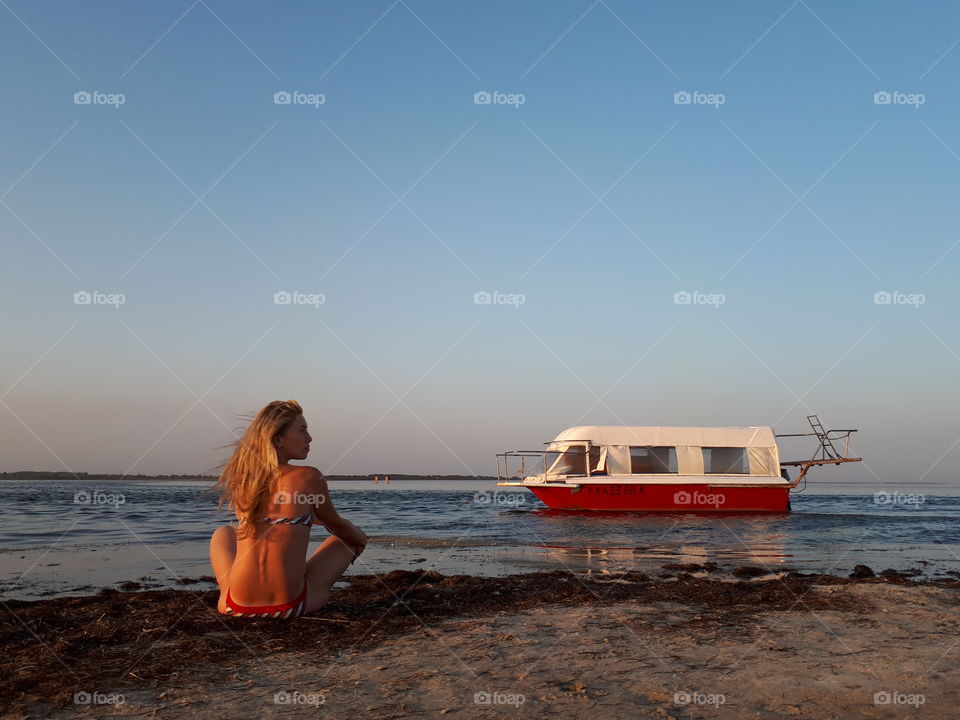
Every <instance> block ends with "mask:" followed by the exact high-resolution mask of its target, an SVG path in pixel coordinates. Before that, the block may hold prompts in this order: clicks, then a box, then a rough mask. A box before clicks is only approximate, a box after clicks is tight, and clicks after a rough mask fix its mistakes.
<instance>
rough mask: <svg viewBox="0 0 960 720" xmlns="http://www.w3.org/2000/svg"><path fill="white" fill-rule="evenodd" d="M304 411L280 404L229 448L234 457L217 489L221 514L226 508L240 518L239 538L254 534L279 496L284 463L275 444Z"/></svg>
mask: <svg viewBox="0 0 960 720" xmlns="http://www.w3.org/2000/svg"><path fill="white" fill-rule="evenodd" d="M302 414H303V408H301V407H300V404H299V403H298V402H296V401H295V400H286V401H283V400H276V401H274V402H272V403H269V404H268V405H265V406H264V407H262V408H261V409H260V410H259V412H257V414H256V415H254V416H253V418H252V419H251V420H250V424H249V425H248V426H247V429H246V431H245V432H244V433H243V436H242V437H241V438H240V439H239V440H237V441H236V442H235V443H231V445H228V446H227V447H233V448H234V450H233V454H232V455H231V456H230V459H229V460H227V462H226V463H224V466H223V471H222V472H221V473H220V479H219V480H218V481H217V483H216V485H214V489H217V488H219V490H220V504H219V506H218V510H219V509H221V508H223V506H224V504H226V505H227V506H228V507H229V508H231V509H233V510H235V511H236V513H237V516H238V517H239V518H240V526H239V527H238V528H237V538H238V539H243V538H245V537H247V536H249V535H250V534H251V532H253V530H254V528H255V527H256V525H254V523H255V522H256V521H257V520H259V519H260V518H261V517H262V516H263V513H264V510H265V509H266V507H267V505H268V504H269V503H270V499H271V497H272V496H273V495H274V494H275V493H276V492H277V482H278V480H279V479H280V461H279V459H278V458H277V448H276V447H275V446H274V444H273V440H274V438H275V437H277V435H280V434H281V433H283V432H284V431H285V430H287V428H289V427H290V425H291V423H293V422H294V421H295V420H296V419H297V418H298V417H299V416H300V415H302Z"/></svg>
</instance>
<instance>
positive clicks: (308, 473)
mask: <svg viewBox="0 0 960 720" xmlns="http://www.w3.org/2000/svg"><path fill="white" fill-rule="evenodd" d="M282 477H283V480H284V481H285V482H287V483H294V484H297V485H302V486H313V485H316V484H317V483H318V482H320V481H321V480H323V479H324V477H323V473H322V472H320V471H319V470H317V468H315V467H311V466H310V465H291V466H290V469H289V470H286V471H285V472H284V473H283V476H282Z"/></svg>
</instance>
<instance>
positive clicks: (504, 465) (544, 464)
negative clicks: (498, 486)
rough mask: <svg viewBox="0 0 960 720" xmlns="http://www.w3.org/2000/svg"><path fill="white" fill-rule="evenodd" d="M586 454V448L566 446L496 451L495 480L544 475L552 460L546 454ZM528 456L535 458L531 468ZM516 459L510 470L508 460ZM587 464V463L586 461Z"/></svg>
mask: <svg viewBox="0 0 960 720" xmlns="http://www.w3.org/2000/svg"><path fill="white" fill-rule="evenodd" d="M561 454H565V455H586V454H587V452H586V450H585V449H584V450H582V451H578V449H577V448H568V449H567V450H508V451H506V452H502V453H497V482H501V481H503V480H511V479H513V478H515V477H516V478H520V479H521V480H523V479H524V478H527V477H530V476H531V475H546V474H547V470H548V469H549V468H550V467H551V465H552V461H548V459H547V458H548V456H551V455H553V456H557V455H561ZM528 458H535V461H534V463H533V468H532V469H531V468H528V467H527V464H528ZM511 459H516V461H517V467H516V471H515V472H511V471H510V461H511ZM555 459H556V458H555V457H554V460H555ZM586 464H587V465H589V463H586Z"/></svg>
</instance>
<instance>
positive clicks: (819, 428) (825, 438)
mask: <svg viewBox="0 0 960 720" xmlns="http://www.w3.org/2000/svg"><path fill="white" fill-rule="evenodd" d="M807 422H808V423H810V427H811V428H812V429H813V433H814V435H816V436H817V439H818V440H820V448H819V449H820V450H822V451H823V458H824V459H825V460H826V459H828V458H829V459H830V460H838V459H839V458H840V453H839V452H838V451H837V448H835V447H834V445H833V441H832V440H831V439H830V434H829V433H828V432H827V431H826V430H824V429H823V423H821V422H820V418H819V417H818V416H816V415H807Z"/></svg>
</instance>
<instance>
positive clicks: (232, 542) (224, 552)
mask: <svg viewBox="0 0 960 720" xmlns="http://www.w3.org/2000/svg"><path fill="white" fill-rule="evenodd" d="M236 558H237V533H236V530H235V529H234V528H233V527H231V526H230V525H223V526H221V527H218V528H217V529H216V531H215V532H214V533H213V537H211V538H210V565H211V566H212V567H213V574H214V575H215V576H216V578H217V585H219V586H220V602H219V603H218V605H217V607H218V608H219V609H220V612H223V611H224V609H225V608H226V602H227V587H228V586H229V584H230V570H231V568H232V567H233V561H234V560H236Z"/></svg>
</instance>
